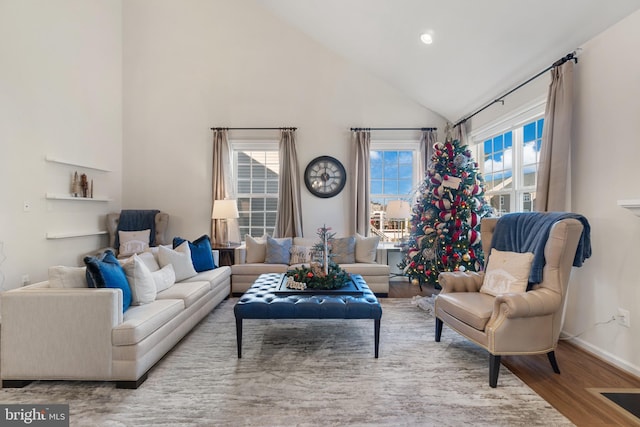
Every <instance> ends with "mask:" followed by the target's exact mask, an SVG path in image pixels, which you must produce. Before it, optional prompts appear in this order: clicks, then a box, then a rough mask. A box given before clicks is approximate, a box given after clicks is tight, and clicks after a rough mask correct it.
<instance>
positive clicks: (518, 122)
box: [469, 97, 546, 216]
mask: <svg viewBox="0 0 640 427" xmlns="http://www.w3.org/2000/svg"><path fill="white" fill-rule="evenodd" d="M545 105H546V98H542V97H541V98H537V99H535V100H534V101H532V102H530V103H528V104H526V105H525V106H523V107H521V108H519V109H517V110H516V111H514V112H512V113H510V114H507V115H505V116H503V117H501V118H499V119H497V120H495V121H493V122H491V123H489V124H487V125H484V126H482V127H481V128H479V129H478V130H475V131H473V132H471V133H470V134H469V141H471V143H470V148H471V150H472V152H473V153H474V156H475V158H476V159H478V164H479V166H480V167H479V169H480V172H481V173H482V174H483V176H484V145H483V144H484V141H486V140H487V139H490V138H493V137H495V136H498V135H502V134H504V133H506V132H509V131H512V133H513V136H512V138H513V139H512V145H511V146H512V149H513V151H512V153H513V159H512V170H513V173H512V178H513V185H512V188H510V189H506V190H495V191H494V190H491V191H486V190H485V195H486V196H487V197H491V196H494V195H500V196H504V195H509V196H511V197H510V201H509V212H522V211H523V210H524V205H523V196H524V193H535V191H536V186H535V184H534V185H532V186H531V185H530V186H526V187H525V186H523V185H522V182H521V180H522V177H523V174H522V158H523V150H524V143H523V140H524V135H523V126H524V125H525V124H528V123H531V122H533V121H537V120H539V119H541V118H544V110H545ZM545 125H546V124H545ZM501 214H502V212H496V215H498V216H500V215H501Z"/></svg>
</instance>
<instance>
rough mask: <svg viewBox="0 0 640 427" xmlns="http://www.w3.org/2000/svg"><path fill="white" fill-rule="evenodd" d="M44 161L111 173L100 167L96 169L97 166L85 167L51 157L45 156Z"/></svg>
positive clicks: (84, 165)
mask: <svg viewBox="0 0 640 427" xmlns="http://www.w3.org/2000/svg"><path fill="white" fill-rule="evenodd" d="M44 159H45V160H46V161H47V162H52V163H60V164H62V165H69V166H76V167H79V168H84V169H93V170H96V171H102V172H111V170H110V169H105V168H101V167H98V166H92V165H86V164H82V163H78V162H73V161H68V160H62V159H58V158H56V157H53V156H45V158H44Z"/></svg>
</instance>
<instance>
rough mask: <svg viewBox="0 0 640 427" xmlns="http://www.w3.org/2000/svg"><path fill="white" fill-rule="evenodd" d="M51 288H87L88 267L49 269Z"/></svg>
mask: <svg viewBox="0 0 640 427" xmlns="http://www.w3.org/2000/svg"><path fill="white" fill-rule="evenodd" d="M49 287H50V288H86V287H87V267H65V266H64V265H56V266H54V267H49Z"/></svg>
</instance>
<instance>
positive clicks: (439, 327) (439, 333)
mask: <svg viewBox="0 0 640 427" xmlns="http://www.w3.org/2000/svg"><path fill="white" fill-rule="evenodd" d="M441 336H442V320H440V319H438V318H437V317H436V342H440V337H441Z"/></svg>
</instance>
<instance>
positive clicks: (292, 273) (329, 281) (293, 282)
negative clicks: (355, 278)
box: [285, 226, 351, 290]
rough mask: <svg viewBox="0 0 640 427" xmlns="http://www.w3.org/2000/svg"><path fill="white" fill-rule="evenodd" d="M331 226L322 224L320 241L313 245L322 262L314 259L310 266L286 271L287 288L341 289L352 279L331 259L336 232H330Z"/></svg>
mask: <svg viewBox="0 0 640 427" xmlns="http://www.w3.org/2000/svg"><path fill="white" fill-rule="evenodd" d="M330 230H331V228H329V227H327V226H322V227H321V228H319V229H318V237H320V241H319V242H318V243H316V244H315V245H314V247H313V249H314V252H315V253H316V254H320V253H321V256H320V257H317V256H316V257H314V259H318V258H320V259H321V260H322V262H317V261H313V262H311V263H310V265H309V267H306V266H303V267H297V268H294V269H292V270H289V271H287V272H286V273H285V275H286V276H287V284H286V286H287V288H289V289H298V290H304V289H340V288H343V287H345V286H346V285H347V284H348V283H349V282H350V281H351V276H350V275H349V273H347V272H346V271H344V270H343V269H342V268H340V266H339V265H338V264H336V263H335V262H333V261H332V260H331V255H330V254H329V248H330V247H331V241H332V240H333V237H334V236H335V233H331V232H330Z"/></svg>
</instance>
